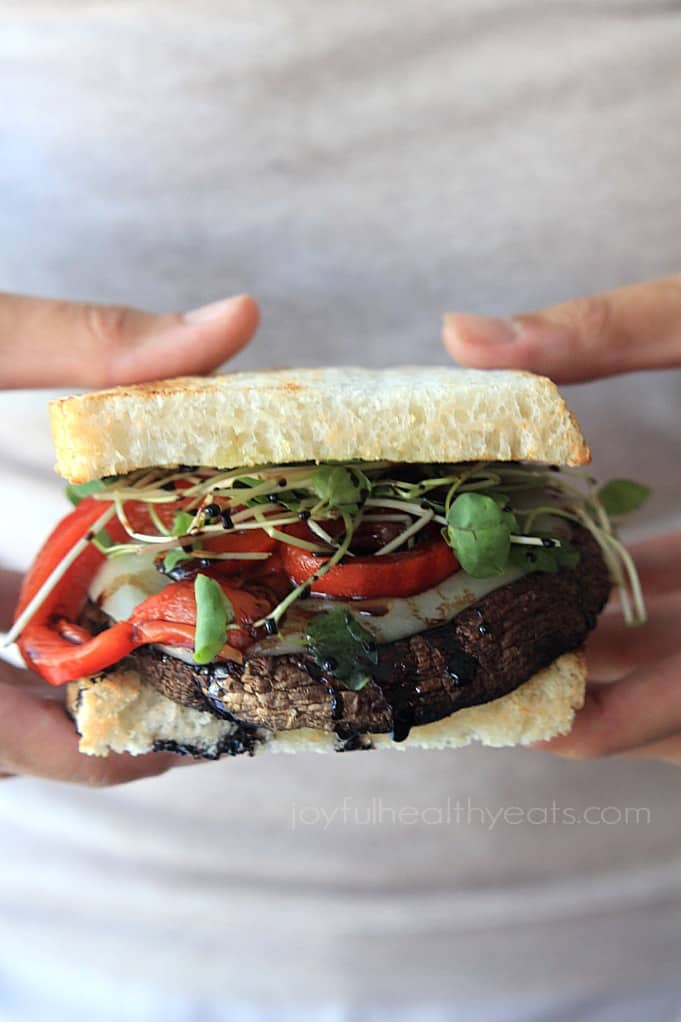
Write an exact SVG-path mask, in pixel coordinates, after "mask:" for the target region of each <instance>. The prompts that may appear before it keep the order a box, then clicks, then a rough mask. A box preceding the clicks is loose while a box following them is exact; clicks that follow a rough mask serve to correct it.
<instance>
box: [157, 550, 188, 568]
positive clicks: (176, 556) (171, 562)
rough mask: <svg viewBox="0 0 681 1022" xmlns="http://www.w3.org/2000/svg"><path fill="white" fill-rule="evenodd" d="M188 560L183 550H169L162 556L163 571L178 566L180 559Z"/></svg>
mask: <svg viewBox="0 0 681 1022" xmlns="http://www.w3.org/2000/svg"><path fill="white" fill-rule="evenodd" d="M187 560H189V557H188V555H187V554H186V553H185V552H184V550H169V551H168V553H167V554H166V555H165V557H164V558H163V570H164V571H165V572H169V571H173V569H174V568H176V567H177V566H178V564H179V563H180V561H187Z"/></svg>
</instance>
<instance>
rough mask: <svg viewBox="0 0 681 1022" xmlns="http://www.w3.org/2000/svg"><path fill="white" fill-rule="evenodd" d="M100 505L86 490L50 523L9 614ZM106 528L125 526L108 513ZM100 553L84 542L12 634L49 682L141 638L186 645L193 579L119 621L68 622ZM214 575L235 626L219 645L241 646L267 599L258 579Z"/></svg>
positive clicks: (121, 652) (120, 653)
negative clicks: (90, 630) (92, 630)
mask: <svg viewBox="0 0 681 1022" xmlns="http://www.w3.org/2000/svg"><path fill="white" fill-rule="evenodd" d="M104 508H105V504H104V503H103V502H102V501H97V500H95V499H94V498H93V497H88V498H86V499H85V500H83V501H82V502H81V503H80V504H79V505H78V507H76V508H75V509H74V510H73V511H72V512H71V513H70V514H69V515H67V516H66V518H64V519H62V521H61V522H60V523H59V524H58V525H57V527H56V528H55V529H54V530H53V532H52V533H51V535H50V536H49V537H48V539H47V540H46V542H45V543H44V544H43V547H42V549H41V550H40V552H39V553H38V556H37V557H36V559H35V561H34V562H33V565H32V567H31V568H30V570H29V572H28V574H27V575H26V578H25V579H24V583H23V586H22V589H21V593H20V596H19V603H18V606H17V609H16V612H15V619H16V617H18V615H19V614H20V613H21V612H22V611H23V609H24V608H25V607H26V606H27V605H28V603H29V602H30V601H31V600H32V598H33V596H34V595H35V594H36V592H37V591H38V590H39V589H40V587H41V586H42V584H43V583H44V582H45V580H46V579H47V578H48V577H49V575H50V574H51V572H52V571H53V570H54V569H55V567H56V566H57V565H58V564H59V563H60V562H61V561H62V560H63V558H64V557H65V556H66V555H67V554H68V553H69V552H70V551H71V550H72V548H73V546H74V545H75V544H76V543H77V542H78V540H80V539H82V538H83V537H84V536H86V535H87V533H88V532H89V530H90V529H91V527H92V526H93V525H94V523H95V522H96V521H97V519H98V518H99V517H100V515H101V514H102V512H103V510H104ZM107 529H108V531H109V533H110V535H111V536H112V537H113V538H114V539H116V540H120V541H122V540H123V539H124V537H125V532H124V530H123V527H122V526H121V525H120V523H119V522H118V521H117V520H113V521H112V522H111V523H110V524H109V525H108V526H107ZM104 559H105V558H104V555H103V554H102V553H100V551H99V550H97V548H96V547H95V546H93V545H92V544H88V546H87V547H86V548H85V550H84V551H83V553H82V554H80V556H79V557H78V558H77V559H76V560H75V561H74V563H73V564H72V565H71V567H70V568H69V569H68V571H67V572H66V573H65V574H64V576H63V577H62V579H61V580H60V581H59V583H58V584H57V585H56V586H55V588H54V589H53V590H52V592H51V593H50V594H49V596H48V597H47V598H46V599H45V601H44V602H43V604H42V605H41V607H40V608H39V609H38V610H37V612H36V613H35V614H34V616H33V617H32V618H31V620H30V621H29V622H28V623H27V625H26V626H25V628H24V629H23V632H22V634H21V636H20V638H19V642H18V645H19V648H20V650H21V653H22V656H23V658H24V660H25V661H26V663H27V664H28V666H29V667H32V668H33V669H34V670H35V671H36V672H37V673H38V674H40V675H41V677H43V678H44V679H45V681H47V682H49V683H50V684H51V685H63V684H65V683H66V682H68V681H75V680H77V679H78V678H82V677H87V676H89V675H92V674H97V673H98V672H99V671H103V670H105V669H106V668H107V667H110V666H111V665H112V664H115V663H117V662H118V661H119V660H121V659H123V657H125V656H127V654H128V653H131V652H132V651H133V650H134V649H137V647H138V646H142V645H146V644H148V643H152V642H156V643H168V644H171V645H177V646H187V647H189V648H192V647H193V645H194V626H195V624H196V601H195V598H194V584H193V582H176V583H174V584H173V585H169V586H168V587H167V588H166V589H164V590H163V591H162V592H161V593H158V594H157V595H156V596H150V597H149V598H148V599H147V600H145V601H144V602H143V603H141V604H140V605H139V606H138V607H136V608H135V611H134V612H133V614H132V616H131V618H130V620H128V621H119V622H117V623H116V624H114V625H112V627H111V628H107V629H106V630H105V631H103V632H100V633H99V634H98V635H94V636H92V637H86V636H87V633H86V632H85V630H84V629H82V628H80V627H79V626H78V625H76V624H75V621H76V620H77V619H78V616H79V614H80V612H81V610H82V608H83V606H84V604H85V601H86V599H87V594H88V588H89V585H90V582H91V581H92V578H93V577H94V575H95V574H96V572H97V570H98V569H99V567H100V565H101V564H102V562H103V561H104ZM216 581H218V583H219V584H220V585H221V587H222V589H223V591H224V593H225V595H226V596H227V597H228V598H229V599H230V601H231V603H232V606H233V607H234V612H235V616H236V619H237V622H238V623H239V625H241V626H242V627H240V628H238V629H231V630H230V632H229V642H230V645H229V646H228V647H225V651H226V652H228V651H230V650H231V649H232V647H235V648H236V649H246V648H248V646H249V645H250V644H251V643H252V641H253V639H252V636H251V634H250V632H249V630H248V626H249V625H251V624H252V623H253V622H254V621H256V620H258V618H260V617H264V616H265V615H266V614H267V613H268V611H269V610H270V609H271V607H272V605H273V600H272V599H270V598H268V593H267V591H263V587H262V586H260V587H257V589H256V592H255V593H251V592H249V591H248V590H247V589H243V588H241V587H240V586H239V585H238V583H236V582H235V583H233V584H232V583H228V582H223V581H222V579H220V578H218V579H217V580H216Z"/></svg>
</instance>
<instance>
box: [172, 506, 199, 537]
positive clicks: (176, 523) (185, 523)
mask: <svg viewBox="0 0 681 1022" xmlns="http://www.w3.org/2000/svg"><path fill="white" fill-rule="evenodd" d="M193 521H194V515H190V514H189V512H188V511H178V512H177V514H176V515H175V517H174V518H173V527H172V529H171V530H170V535H171V536H186V535H187V533H188V532H189V530H190V528H191V526H192V522H193Z"/></svg>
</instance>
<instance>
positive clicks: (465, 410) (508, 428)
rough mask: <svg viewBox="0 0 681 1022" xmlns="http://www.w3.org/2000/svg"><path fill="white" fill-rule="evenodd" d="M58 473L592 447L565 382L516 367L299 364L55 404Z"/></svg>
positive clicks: (557, 457)
mask: <svg viewBox="0 0 681 1022" xmlns="http://www.w3.org/2000/svg"><path fill="white" fill-rule="evenodd" d="M50 420H51V426H52V432H53V436H54V443H55V447H56V450H57V466H56V467H57V471H58V472H59V473H60V474H61V475H62V476H64V477H65V478H67V479H69V480H70V481H71V482H86V481H89V480H90V479H95V478H101V477H102V476H107V475H117V474H123V473H126V472H131V471H133V470H135V469H138V468H145V467H148V466H164V465H169V466H170V465H177V464H190V465H194V464H196V465H198V464H200V465H208V466H211V467H215V468H232V467H236V466H255V465H261V464H269V463H274V464H286V463H289V462H298V461H332V460H338V461H347V460H354V459H361V460H365V461H379V460H389V461H404V462H432V461H435V462H437V461H441V462H456V461H477V460H489V461H516V460H517V461H537V462H547V463H549V464H560V465H582V464H585V463H587V462H588V461H589V460H590V457H591V455H590V451H589V448H588V446H587V444H586V441H585V440H584V437H583V435H582V433H581V430H580V428H579V425H578V423H577V421H576V420H575V418H574V416H573V415H572V414H571V412H570V411H569V409H568V408H567V406H566V404H565V401H564V400H563V398H562V396H561V394H560V393H559V391H558V389H557V388H556V386H555V384H554V383H552V382H551V381H550V380H548V379H546V378H545V377H542V376H535V375H533V374H531V373H526V372H517V371H513V370H490V371H482V370H474V369H453V368H449V367H447V368H445V367H426V368H422V367H417V366H402V367H396V368H391V369H383V370H370V369H360V368H351V367H348V368H336V369H331V368H329V369H291V370H276V371H270V372H253V373H232V374H228V375H224V376H215V377H207V378H203V377H184V378H180V379H176V380H162V381H160V382H157V383H145V384H139V385H136V386H129V387H117V388H115V389H113V390H104V391H98V392H94V393H91V394H84V395H80V396H77V397H68V398H62V399H60V400H57V401H53V402H51V404H50Z"/></svg>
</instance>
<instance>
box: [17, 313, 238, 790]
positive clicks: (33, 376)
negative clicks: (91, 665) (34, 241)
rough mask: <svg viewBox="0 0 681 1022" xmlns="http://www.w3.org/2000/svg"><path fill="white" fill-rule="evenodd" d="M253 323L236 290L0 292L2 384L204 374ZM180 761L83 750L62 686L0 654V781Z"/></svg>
mask: <svg viewBox="0 0 681 1022" xmlns="http://www.w3.org/2000/svg"><path fill="white" fill-rule="evenodd" d="M257 324H258V306H257V305H256V303H255V302H254V301H253V299H252V298H248V297H246V296H240V297H236V298H230V299H227V300H226V301H224V302H216V303H214V304H212V305H209V306H206V307H204V308H202V309H198V310H195V311H194V312H190V313H186V314H184V315H183V314H171V315H160V316H158V315H152V314H151V313H147V312H139V311H137V310H134V309H125V308H118V307H109V306H102V305H82V304H75V303H71V302H58V301H48V300H46V299H42V298H27V297H21V296H17V295H0V389H2V388H10V387H57V386H73V387H75V386H79V387H110V386H116V385H117V384H124V383H133V382H141V381H144V380H152V379H158V378H160V377H166V376H180V375H182V374H187V373H205V372H208V371H209V370H211V369H213V368H215V367H216V366H218V365H219V364H220V363H221V362H223V361H224V360H225V359H227V358H229V357H231V356H232V355H234V354H236V352H237V351H239V350H240V349H241V348H242V347H243V346H244V345H245V344H246V343H247V342H248V340H249V339H250V337H251V336H252V334H253V333H254V332H255V329H256V327H257ZM19 582H20V577H19V576H18V575H17V574H15V573H14V572H9V571H1V570H0V628H8V627H9V624H10V620H11V615H12V611H13V609H14V606H15V605H16V599H17V595H18V590H19ZM178 762H182V758H181V757H179V756H175V755H172V754H170V753H152V754H150V755H148V756H127V755H112V756H109V757H107V758H104V759H98V758H93V757H90V756H82V755H81V754H80V753H79V752H78V737H77V735H76V733H75V729H74V726H73V722H72V721H71V720H70V719H69V718H68V716H67V714H66V712H65V710H64V706H63V689H61V688H52V687H51V686H50V685H47V684H46V683H45V682H43V681H42V680H41V679H40V678H38V677H37V676H36V675H34V674H30V673H29V672H28V671H26V670H21V669H19V668H15V667H12V666H10V665H9V664H7V663H4V662H3V661H1V660H0V777H9V776H13V775H16V774H31V775H33V776H36V777H49V778H52V779H53V780H60V781H73V782H78V783H81V784H90V785H108V784H121V783H124V782H126V781H132V780H136V779H138V778H141V777H150V776H152V775H154V774H160V773H164V772H165V771H166V770H168V769H169V768H170V767H171V766H174V765H177V763H178Z"/></svg>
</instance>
